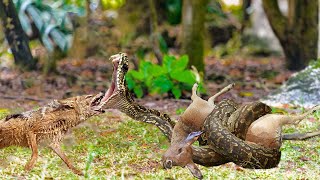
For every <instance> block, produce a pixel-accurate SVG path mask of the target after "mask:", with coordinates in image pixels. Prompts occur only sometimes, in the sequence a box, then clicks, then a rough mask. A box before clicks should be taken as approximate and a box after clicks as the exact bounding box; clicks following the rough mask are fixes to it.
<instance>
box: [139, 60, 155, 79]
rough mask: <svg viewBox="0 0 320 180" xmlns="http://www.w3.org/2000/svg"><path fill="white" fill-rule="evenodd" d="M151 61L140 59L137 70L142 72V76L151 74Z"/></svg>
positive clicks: (145, 76)
mask: <svg viewBox="0 0 320 180" xmlns="http://www.w3.org/2000/svg"><path fill="white" fill-rule="evenodd" d="M151 68H152V63H151V62H149V61H141V62H140V64H139V71H141V73H143V76H144V78H147V77H148V76H150V74H151Z"/></svg>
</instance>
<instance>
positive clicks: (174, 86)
mask: <svg viewBox="0 0 320 180" xmlns="http://www.w3.org/2000/svg"><path fill="white" fill-rule="evenodd" d="M188 62H189V59H188V57H187V56H186V55H184V56H181V57H180V58H178V59H177V58H176V57H174V56H169V55H165V56H164V58H163V64H162V66H160V65H157V64H152V63H151V62H149V61H140V64H139V69H138V70H137V71H136V70H129V72H128V73H127V75H126V81H127V83H128V88H129V90H132V91H133V92H134V93H135V94H136V96H137V97H138V98H141V97H142V96H143V95H144V92H148V93H151V94H154V93H157V94H161V95H162V94H164V93H172V94H173V95H174V97H175V98H177V99H178V98H180V97H181V96H182V94H183V91H184V90H188V91H190V90H191V88H192V86H193V84H194V83H196V82H197V83H198V84H199V89H200V92H205V89H204V87H203V83H202V80H201V78H200V76H199V74H198V73H197V71H196V70H190V69H187V66H188Z"/></svg>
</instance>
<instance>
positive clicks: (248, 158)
mask: <svg viewBox="0 0 320 180" xmlns="http://www.w3.org/2000/svg"><path fill="white" fill-rule="evenodd" d="M110 59H111V60H112V61H113V62H114V63H118V66H117V78H116V83H115V85H116V88H115V89H117V92H113V95H112V96H111V97H110V96H108V92H107V93H106V96H108V101H104V100H102V101H101V102H107V103H101V104H100V106H101V107H100V108H102V109H108V108H113V109H119V110H120V111H121V112H123V113H125V114H127V115H128V116H129V117H131V118H133V119H134V120H138V121H141V122H145V123H149V124H154V125H156V126H157V127H158V128H159V129H160V130H161V131H162V132H163V134H164V135H165V136H166V137H167V138H168V139H169V140H170V141H171V140H172V138H173V137H172V132H173V129H174V127H175V123H174V122H173V121H172V120H171V119H170V117H169V116H168V115H167V114H164V113H161V112H159V111H157V110H153V109H148V108H146V107H144V106H141V105H139V104H137V103H136V102H135V101H134V99H133V98H132V96H131V94H130V93H129V91H128V89H127V86H126V83H125V74H126V73H127V71H128V57H127V55H126V54H125V53H119V54H117V55H114V56H112V57H111V58H110ZM270 112H271V109H270V107H268V106H267V105H265V104H263V103H261V102H254V103H251V104H249V105H244V106H240V107H239V105H238V104H237V103H235V102H233V101H232V100H228V99H225V100H222V101H220V102H219V103H217V104H216V105H215V106H214V108H212V112H210V113H209V116H207V117H206V118H205V121H204V125H205V126H204V130H205V134H206V137H207V141H208V145H207V146H200V147H199V146H192V159H193V162H195V163H197V164H200V165H204V166H216V165H221V164H224V163H227V162H230V161H232V162H235V163H236V164H238V165H241V166H243V167H245V168H272V167H275V166H277V164H278V163H279V160H280V154H281V153H280V151H279V148H274V149H272V148H267V147H264V146H261V145H257V144H253V143H250V142H246V141H244V140H245V138H246V134H247V131H248V129H249V126H250V125H251V123H252V122H254V121H255V120H257V119H259V118H261V117H262V116H264V115H266V114H268V113H270ZM178 123H179V122H178ZM185 127H187V126H185ZM185 130H186V132H189V131H190V132H191V131H194V130H193V129H189V130H188V128H186V129H185ZM277 141H281V136H280V137H279V139H277ZM280 144H281V143H280Z"/></svg>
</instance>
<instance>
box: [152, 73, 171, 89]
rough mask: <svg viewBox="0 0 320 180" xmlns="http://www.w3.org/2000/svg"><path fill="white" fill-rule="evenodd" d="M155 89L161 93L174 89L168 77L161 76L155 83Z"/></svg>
mask: <svg viewBox="0 0 320 180" xmlns="http://www.w3.org/2000/svg"><path fill="white" fill-rule="evenodd" d="M153 87H154V88H155V89H157V90H159V91H160V93H166V92H168V91H169V90H170V89H171V88H172V87H173V83H172V82H171V81H170V79H169V78H168V77H167V76H165V75H161V76H159V77H157V78H156V79H155V80H154V81H153Z"/></svg>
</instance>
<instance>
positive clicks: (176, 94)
mask: <svg viewBox="0 0 320 180" xmlns="http://www.w3.org/2000/svg"><path fill="white" fill-rule="evenodd" d="M171 91H172V94H173V95H174V97H175V98H176V99H179V98H180V97H181V94H182V92H181V89H180V87H179V86H173V88H172V90H171Z"/></svg>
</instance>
